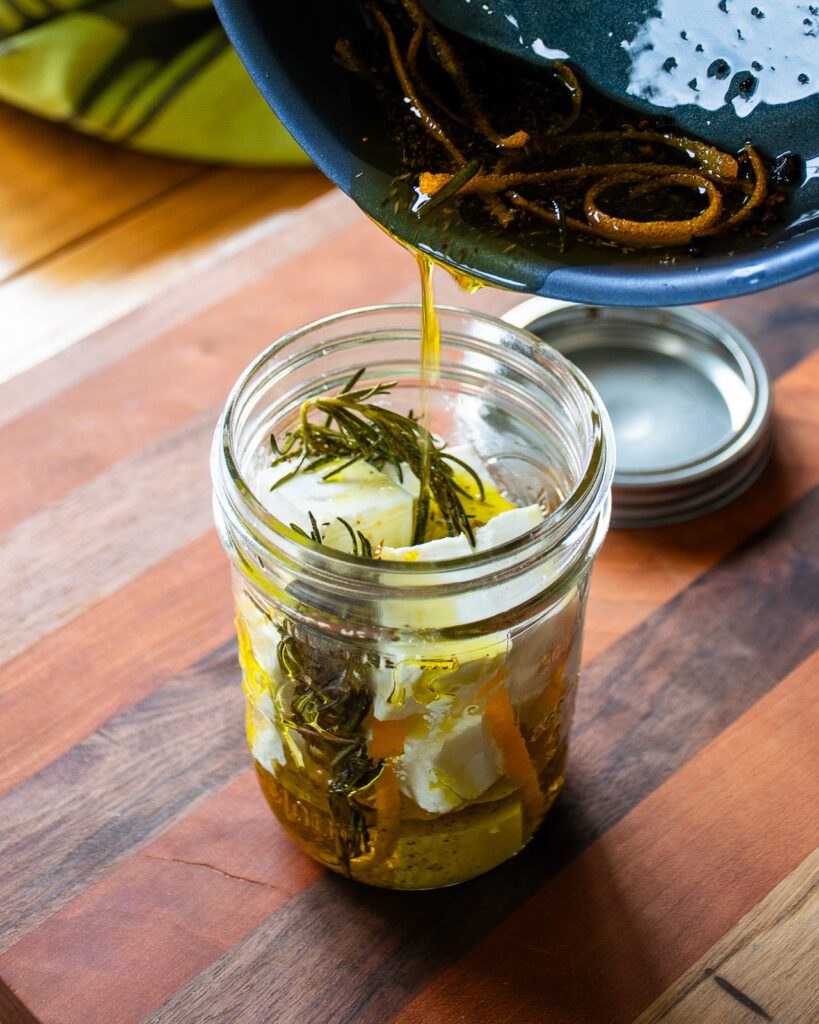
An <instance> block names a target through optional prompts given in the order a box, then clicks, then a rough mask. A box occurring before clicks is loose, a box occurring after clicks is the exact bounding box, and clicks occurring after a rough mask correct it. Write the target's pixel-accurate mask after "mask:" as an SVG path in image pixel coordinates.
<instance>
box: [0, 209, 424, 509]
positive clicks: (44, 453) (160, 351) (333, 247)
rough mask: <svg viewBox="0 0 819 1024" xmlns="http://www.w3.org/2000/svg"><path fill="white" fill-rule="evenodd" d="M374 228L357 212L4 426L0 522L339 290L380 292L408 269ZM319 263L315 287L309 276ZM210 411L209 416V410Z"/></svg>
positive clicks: (355, 295) (199, 405) (136, 440)
mask: <svg viewBox="0 0 819 1024" xmlns="http://www.w3.org/2000/svg"><path fill="white" fill-rule="evenodd" d="M380 235H381V232H379V231H377V230H376V229H375V228H374V227H373V226H372V225H371V224H369V223H367V222H366V221H362V220H360V219H357V221H356V223H355V224H354V225H353V226H352V227H350V228H347V229H346V230H342V231H340V232H338V233H337V234H336V235H335V236H334V237H333V238H332V240H331V241H329V242H328V244H327V245H326V246H325V248H324V250H323V251H321V252H319V253H317V254H313V253H308V254H305V255H302V256H301V257H299V258H296V259H294V260H292V261H290V262H289V263H288V264H287V266H286V267H284V268H282V270H281V272H280V273H278V274H276V275H274V276H273V277H269V276H268V277H265V278H263V279H262V280H261V281H258V282H257V283H256V284H255V285H250V286H248V287H246V288H244V289H243V290H242V291H241V292H240V293H239V294H238V295H236V296H233V297H232V298H230V299H228V300H226V301H224V302H222V303H220V304H219V305H218V306H216V307H212V308H210V309H208V310H207V311H206V312H204V313H201V314H199V315H197V316H195V317H192V318H190V319H189V320H187V321H186V322H185V323H184V324H182V325H180V326H179V327H177V328H175V329H173V330H171V331H170V332H167V333H165V332H162V333H161V334H159V336H158V337H155V338H154V339H153V340H152V341H151V342H149V343H147V344H145V345H143V346H142V347H140V348H139V349H138V350H137V351H135V352H133V353H131V354H130V355H129V356H127V357H125V358H123V359H121V360H119V361H118V362H117V363H116V364H115V365H113V366H111V367H109V368H108V369H106V370H103V371H102V372H100V373H98V374H96V375H95V376H93V377H91V378H88V379H86V380H84V381H82V382H81V383H79V384H78V385H77V386H76V387H74V388H72V389H71V390H70V391H66V392H64V393H62V394H60V395H58V396H57V397H55V399H54V400H52V401H51V402H50V403H49V404H48V405H47V406H45V407H44V408H43V407H38V408H36V409H33V410H32V411H31V412H30V413H29V414H28V415H26V416H24V417H22V418H21V419H18V420H17V421H15V422H13V423H11V424H9V425H7V426H6V428H5V429H4V430H2V431H0V476H2V477H3V478H7V479H8V480H9V485H8V488H7V495H6V501H4V503H3V504H4V508H3V511H2V512H0V516H1V517H2V518H1V519H0V525H3V526H7V525H10V524H11V523H13V522H15V521H16V520H17V519H19V517H21V516H24V515H28V516H31V514H32V513H33V512H35V511H36V510H38V509H40V508H43V507H44V506H45V505H46V504H47V503H48V502H50V501H54V500H56V499H58V498H60V497H62V496H63V495H65V494H67V493H68V492H69V491H70V490H71V489H72V488H77V487H79V486H80V485H82V484H83V483H85V482H87V481H88V480H89V479H90V478H91V477H92V476H94V475H95V474H98V473H100V472H101V471H102V470H104V469H106V468H107V467H109V466H111V465H112V464H113V463H114V462H115V461H116V460H118V459H122V458H125V457H126V456H128V455H130V454H132V453H135V452H137V451H138V450H139V449H140V448H144V447H146V446H147V445H150V444H151V443H153V442H155V441H156V440H157V438H159V437H161V436H162V435H163V434H165V433H167V432H168V431H170V430H173V429H175V428H179V427H183V426H184V425H185V424H186V422H187V421H188V420H189V419H190V418H192V417H195V416H196V415H197V414H200V413H202V412H203V410H207V409H210V407H211V406H214V407H215V406H216V405H221V404H222V402H223V401H224V398H225V395H226V392H227V390H229V387H230V385H231V384H232V382H233V380H234V379H235V378H236V377H237V376H238V375H239V373H240V372H241V371H242V370H243V369H244V367H245V366H246V365H247V363H248V362H249V361H250V360H251V359H252V358H254V356H255V355H257V354H258V352H259V351H260V350H261V349H263V348H264V347H265V346H266V345H267V344H270V343H271V342H272V341H274V340H275V339H276V338H277V337H279V336H281V335H282V334H285V333H286V332H287V331H289V330H292V329H294V328H295V327H298V326H299V325H301V324H303V323H307V322H309V321H310V320H312V319H315V318H316V317H319V316H323V315H324V314H326V313H328V312H330V311H332V310H333V309H334V308H335V307H336V306H337V305H338V306H340V305H343V304H344V302H345V301H347V302H352V303H353V304H357V303H361V304H364V303H366V302H368V301H370V300H377V299H383V298H385V297H386V296H389V295H390V293H391V291H392V290H393V289H394V288H395V285H396V283H401V282H402V281H403V282H408V281H410V280H412V279H413V276H414V275H415V273H416V271H415V267H414V264H413V261H412V260H411V259H410V258H409V257H408V255H407V254H406V253H404V252H403V251H402V250H400V249H399V247H398V246H396V245H392V246H390V247H389V250H388V252H387V254H385V257H386V258H381V247H382V245H383V243H382V241H381V238H380ZM350 249H353V250H357V251H359V252H360V253H361V254H362V256H363V257H365V258H366V257H369V259H370V261H371V262H373V263H374V262H375V261H376V259H377V262H378V267H377V269H376V268H374V267H373V266H371V265H369V263H362V264H359V263H356V262H354V261H353V262H352V265H351V266H350V268H349V270H348V271H347V272H346V273H344V274H339V273H338V272H337V271H334V270H333V268H334V267H335V266H336V265H337V263H338V259H339V255H340V254H341V253H343V252H347V251H349V250H350ZM331 274H332V280H328V281H327V284H326V286H325V287H324V288H322V290H321V291H320V292H318V291H317V290H316V289H315V281H316V280H322V279H323V278H327V277H329V275H331ZM212 419H213V422H214V423H215V419H216V416H215V415H213V417H212ZM57 425H58V426H57ZM31 451H37V452H38V453H40V456H39V457H38V459H37V460H32V461H30V462H29V463H26V464H25V466H23V467H21V464H20V453H21V452H31Z"/></svg>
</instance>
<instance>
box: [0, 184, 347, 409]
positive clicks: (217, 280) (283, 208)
mask: <svg viewBox="0 0 819 1024" xmlns="http://www.w3.org/2000/svg"><path fill="white" fill-rule="evenodd" d="M222 185H223V190H224V188H225V187H228V183H227V181H223V182H222ZM324 187H325V181H324V179H323V178H322V177H321V176H319V175H317V174H313V173H305V175H303V176H302V175H299V176H298V177H297V178H296V180H295V181H293V180H291V178H289V177H286V178H284V179H283V183H282V187H281V188H280V189H277V190H275V191H274V192H273V195H272V196H271V201H272V199H273V197H275V201H276V204H277V205H276V208H275V209H274V210H272V211H271V212H270V213H268V214H267V215H266V216H264V217H262V218H261V220H260V221H253V222H252V223H250V224H249V225H248V226H247V227H246V228H245V229H244V230H241V231H237V232H235V233H232V234H227V233H226V234H225V237H224V238H223V237H222V236H221V234H220V233H219V232H216V234H217V237H216V238H215V239H214V240H213V243H212V248H207V250H206V252H204V253H203V252H201V251H197V249H196V246H195V244H193V243H189V247H190V248H192V249H193V251H192V252H190V254H189V265H188V266H187V267H183V268H182V269H184V270H185V271H186V272H185V273H182V272H181V271H180V272H178V273H174V274H173V275H167V274H157V275H156V276H154V275H153V274H151V275H150V281H149V282H144V283H145V284H146V287H148V285H150V288H149V299H150V300H149V301H148V296H146V295H143V296H142V298H143V302H142V304H141V305H140V306H139V307H138V308H136V309H134V310H133V311H132V312H129V313H125V314H123V313H122V311H121V310H120V311H119V312H118V313H117V314H116V317H117V318H114V319H113V322H112V323H111V324H110V325H109V326H107V327H105V328H103V329H101V330H98V331H96V332H91V333H88V332H84V334H83V336H82V338H81V339H80V340H78V341H77V342H76V343H75V344H73V345H71V346H70V347H69V348H67V349H65V350H63V351H61V352H59V353H57V354H56V355H54V356H52V357H51V358H50V359H48V360H47V361H46V362H44V363H41V364H39V365H37V366H35V367H32V369H30V370H28V371H27V372H25V373H23V374H19V375H18V376H17V377H14V378H13V379H11V380H9V381H6V382H5V383H4V384H0V425H2V424H5V423H8V422H10V421H12V420H13V419H16V418H18V417H20V416H22V415H24V414H25V413H26V412H27V411H29V410H31V409H34V408H36V407H37V406H40V405H42V404H43V403H44V402H46V401H47V400H49V399H51V398H53V397H54V396H55V395H57V394H60V393H61V392H64V391H66V390H68V389H69V388H72V387H74V386H76V384H77V383H79V381H81V380H85V379H86V378H88V377H90V376H93V375H94V374H95V373H98V372H99V371H100V370H101V369H104V368H105V367H107V366H110V365H112V364H113V363H115V362H118V361H119V360H120V359H122V358H123V357H124V356H126V355H128V354H129V353H130V352H132V351H133V350H134V349H136V348H139V347H140V346H141V345H143V344H145V343H146V342H147V341H149V340H152V339H154V338H155V337H156V336H157V334H164V333H165V332H167V331H169V330H170V329H171V328H173V327H175V326H177V325H178V324H179V323H181V322H183V321H184V320H186V319H189V318H190V317H192V316H194V315H196V314H198V313H200V312H201V311H202V310H203V309H206V308H209V307H211V306H213V305H214V304H216V303H218V302H221V301H223V300H224V299H226V298H228V297H229V296H230V295H232V294H234V293H235V292H236V291H238V290H239V289H240V288H242V287H245V286H247V285H248V284H250V283H252V282H254V281H256V280H258V279H259V278H260V277H262V276H264V275H265V274H267V273H270V272H271V271H273V270H275V269H277V268H278V267H281V266H283V265H285V264H286V263H288V262H289V261H290V260H293V259H295V258H297V257H298V256H300V255H301V254H302V253H304V252H306V251H307V250H308V249H310V248H311V247H313V246H315V245H318V244H319V243H320V242H322V241H323V240H325V239H326V238H327V237H329V236H331V235H333V234H335V233H337V232H338V231H341V230H342V229H344V228H347V227H350V226H351V225H352V224H353V223H354V222H355V221H356V220H358V219H359V218H360V213H359V211H358V209H357V208H356V207H355V206H354V205H353V204H352V203H351V202H350V201H349V200H347V199H346V197H344V196H342V195H341V193H338V192H329V193H327V194H324V195H320V196H319V198H315V199H313V200H312V201H310V202H305V203H304V205H303V206H297V205H296V204H298V203H299V202H301V201H303V200H305V199H306V198H307V197H309V196H311V195H314V194H318V193H320V192H321V190H322V189H323V188H324ZM202 198H203V197H201V196H200V197H199V199H200V200H201V199H202ZM163 219H164V218H163ZM144 259H145V261H146V265H150V262H151V261H150V259H149V258H148V255H145V257H144ZM177 259H179V257H177ZM194 271H195V273H196V282H197V287H195V288H192V287H191V285H190V275H191V274H192V273H193V272H194ZM169 276H170V277H172V281H169V280H168V278H169Z"/></svg>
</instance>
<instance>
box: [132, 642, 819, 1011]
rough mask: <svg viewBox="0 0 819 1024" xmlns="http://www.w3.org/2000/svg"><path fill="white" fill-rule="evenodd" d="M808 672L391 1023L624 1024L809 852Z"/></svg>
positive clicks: (811, 673) (815, 761)
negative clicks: (773, 837) (602, 1023)
mask: <svg viewBox="0 0 819 1024" xmlns="http://www.w3.org/2000/svg"><path fill="white" fill-rule="evenodd" d="M817 672H819V656H816V655H814V656H813V657H812V658H811V659H810V660H809V661H807V662H806V663H805V664H804V665H802V666H801V667H800V668H799V669H797V670H796V671H795V672H794V673H793V674H792V675H791V676H790V677H789V678H788V679H787V680H785V681H784V682H782V683H780V685H779V686H777V687H776V689H775V690H773V692H772V693H770V694H769V695H768V696H766V697H765V698H763V699H762V700H761V701H760V702H759V703H758V704H757V705H755V706H754V707H753V708H752V709H751V710H750V711H749V712H748V713H747V714H746V715H745V716H744V717H743V718H741V719H740V720H739V721H737V722H735V723H734V724H733V725H732V726H730V727H729V728H728V729H726V730H725V732H724V733H722V734H721V735H720V736H719V737H718V738H717V739H715V740H714V741H713V743H711V744H710V746H708V747H707V748H706V749H705V750H703V751H702V753H701V754H700V755H698V756H697V757H696V758H695V759H694V760H693V761H691V762H690V763H689V764H688V765H686V766H685V768H683V769H681V770H680V771H679V772H677V774H676V775H674V776H673V777H672V778H671V779H670V780H669V781H668V782H667V783H666V784H665V785H664V786H663V787H661V789H659V790H658V791H657V792H656V793H654V794H652V795H651V796H650V797H649V798H648V799H646V800H645V801H644V802H643V803H642V804H640V805H639V806H638V807H637V808H636V809H635V810H634V811H632V812H631V814H629V815H628V816H627V817H626V818H624V819H623V821H621V822H620V823H619V824H618V825H617V826H615V827H614V828H613V829H612V830H611V831H610V832H608V833H607V834H606V835H605V836H604V837H603V838H602V839H601V840H599V841H598V842H597V843H595V844H594V846H592V847H591V848H590V849H589V850H588V851H587V852H586V853H585V854H584V855H583V856H582V857H580V858H579V859H578V860H577V861H576V862H575V863H574V864H572V865H571V866H570V867H569V868H567V870H566V871H565V872H563V873H562V874H561V875H560V876H559V877H558V878H556V879H555V880H554V882H552V883H551V884H550V885H549V886H547V887H546V889H545V890H544V891H543V892H542V893H540V894H539V895H538V896H537V897H535V898H534V899H533V900H531V901H529V902H528V903H527V904H526V905H525V906H524V907H523V908H521V910H520V911H518V912H517V913H516V914H514V915H512V916H511V917H510V918H508V919H507V920H506V921H505V922H504V923H503V925H502V926H501V927H500V928H498V929H497V930H496V931H495V932H494V933H493V934H492V935H491V936H490V937H489V938H488V939H487V940H485V941H484V942H482V943H481V944H480V945H479V946H478V947H477V948H476V949H475V950H473V951H472V952H471V953H470V954H469V956H468V957H466V958H465V959H464V960H462V961H461V962H460V963H459V964H458V965H457V966H456V967H454V968H453V969H452V970H449V971H447V972H445V973H444V975H443V976H442V977H441V978H440V979H438V980H437V981H436V982H434V983H433V984H432V985H431V986H430V987H429V988H428V989H427V990H426V991H425V992H423V993H422V994H421V995H420V996H419V997H418V998H417V999H416V1000H415V1001H414V1002H413V1003H412V1004H411V1005H410V1006H409V1007H408V1008H407V1009H406V1011H405V1012H403V1013H401V1014H399V1015H398V1016H397V1017H396V1018H395V1022H396V1024H415V1022H419V1024H420V1022H427V1021H430V1020H434V1021H436V1024H450V1022H454V1021H463V1020H473V1019H475V1020H477V1019H481V1020H486V1021H491V1022H492V1024H513V1022H514V1024H527V1022H530V1021H531V1022H533V1024H535V1022H537V1024H542V1022H543V1021H545V1020H548V1021H549V1022H550V1024H563V1022H565V1024H569V1022H570V1024H584V1022H588V1024H600V1021H603V1020H605V1021H606V1024H618V1022H620V1021H624V1022H625V1021H630V1020H631V1019H632V1018H633V1017H634V1015H635V1014H636V1013H637V1012H639V1010H640V1009H641V1007H643V1006H645V1005H646V1004H647V1003H649V1002H650V1001H651V1000H652V999H654V998H655V996H656V995H657V994H658V992H661V991H662V990H663V988H665V987H666V986H667V985H668V984H669V983H670V982H671V981H672V980H673V978H674V977H675V976H676V975H677V974H678V973H679V971H680V970H681V969H682V968H685V967H686V966H687V965H688V964H690V963H691V962H692V960H694V959H696V958H697V957H699V956H700V955H702V953H703V952H704V950H706V949H707V948H708V947H709V946H710V945H711V944H712V943H713V942H714V941H715V940H716V939H717V938H718V937H719V936H720V935H721V934H723V933H724V932H725V930H726V929H727V928H729V927H730V926H731V925H733V924H734V922H736V921H737V920H738V919H739V918H740V917H741V916H742V915H743V914H745V913H747V912H748V911H749V910H750V909H751V908H752V907H754V906H755V904H756V903H757V902H759V900H761V899H762V898H763V897H764V896H765V895H766V894H767V893H768V892H769V891H770V889H771V888H772V887H773V886H774V885H776V884H777V883H778V882H780V881H781V879H782V878H784V877H785V876H786V875H787V874H788V873H789V872H790V871H792V870H793V869H794V867H795V866H796V865H797V864H799V862H800V861H801V860H802V859H803V858H804V857H805V856H806V855H807V854H808V853H809V852H810V851H811V849H812V848H813V844H814V842H815V838H816V836H815V822H814V821H813V820H812V818H811V816H810V815H806V814H805V813H804V808H805V806H811V805H813V806H816V805H817V802H819V748H817V746H816V744H815V743H813V742H811V739H810V735H809V731H808V729H806V722H807V721H813V722H814V723H815V727H819V714H818V711H819V709H817V705H816V702H815V700H813V699H812V694H813V693H814V690H815V684H816V678H817ZM770 830H775V832H776V842H773V843H772V842H770V839H769V834H770ZM626 908H627V909H626ZM550 922H559V927H555V928H553V927H550ZM189 1005H190V1004H189ZM217 1005H218V1004H217ZM194 1006H195V1004H194ZM194 1006H190V1010H193V1009H194ZM174 1011H175V1013H176V1016H173V1015H172V1014H170V1013H167V1014H166V1015H164V1016H163V1015H156V1016H155V1017H154V1018H152V1019H155V1020H168V1021H170V1020H173V1021H174V1022H175V1024H176V1022H179V1024H182V1022H184V1021H186V1020H194V1019H195V1016H193V1015H190V1014H189V1009H188V1007H184V1008H183V1006H182V1004H181V1001H180V1000H177V1001H176V1005H175V1007H174ZM242 1019H243V1018H242V1017H241V1016H240V1017H239V1018H237V1019H236V1021H235V1024H241V1021H242ZM293 1019H295V1018H293ZM688 1019H689V1020H697V1018H688Z"/></svg>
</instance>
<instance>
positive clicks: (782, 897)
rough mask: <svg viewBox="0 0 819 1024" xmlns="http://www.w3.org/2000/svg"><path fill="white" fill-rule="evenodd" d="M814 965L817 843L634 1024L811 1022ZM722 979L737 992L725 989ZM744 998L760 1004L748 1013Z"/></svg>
mask: <svg viewBox="0 0 819 1024" xmlns="http://www.w3.org/2000/svg"><path fill="white" fill-rule="evenodd" d="M817 967H819V849H817V850H814V852H813V853H811V854H810V855H809V856H808V857H806V858H805V860H804V861H803V862H802V863H801V864H800V865H799V867H797V868H795V869H794V870H793V871H792V872H791V873H790V874H789V875H788V877H787V878H785V879H783V880H782V881H781V882H780V883H779V885H778V886H776V888H775V889H773V890H772V891H771V892H770V893H769V894H768V895H767V896H766V897H765V899H763V900H761V901H760V902H759V903H758V904H757V905H756V906H755V907H754V908H753V910H751V911H749V913H747V914H746V915H745V917H743V918H742V920H741V921H740V922H739V924H737V925H736V926H735V927H734V928H732V929H731V930H730V931H729V932H727V933H726V934H725V935H723V937H722V938H721V939H720V940H719V941H718V942H716V943H714V945H713V946H712V947H711V948H710V949H709V950H708V952H707V953H705V954H703V956H701V957H700V959H699V960H697V962H696V963H694V964H692V965H691V967H689V968H688V970H687V971H686V972H685V973H684V974H682V975H681V976H680V977H679V978H678V979H677V980H676V981H675V982H674V984H673V985H671V986H670V987H669V988H668V989H666V991H665V992H664V993H663V994H662V995H661V996H660V998H659V999H658V1000H657V1001H656V1002H655V1003H653V1004H652V1005H651V1006H650V1007H649V1008H648V1009H647V1010H646V1011H645V1013H641V1014H640V1016H639V1018H637V1020H636V1021H635V1022H634V1024H689V1022H691V1021H696V1022H697V1024H750V1022H751V1021H753V1020H754V1018H756V1019H757V1020H759V1021H764V1020H771V1021H778V1022H780V1024H799V1022H801V1021H806V1022H807V1021H816V1020H819V985H817V983H816V971H817ZM726 982H727V983H728V984H729V985H730V986H731V987H732V989H734V990H736V991H733V992H732V991H731V989H727V988H726ZM742 996H745V997H747V999H749V1000H751V1001H752V1003H754V1004H756V1007H757V1008H758V1009H756V1010H752V1012H749V1006H748V1002H747V999H746V1002H744V1003H743V1001H742ZM760 1010H761V1011H763V1014H764V1015H763V1014H760V1012H759V1011H760Z"/></svg>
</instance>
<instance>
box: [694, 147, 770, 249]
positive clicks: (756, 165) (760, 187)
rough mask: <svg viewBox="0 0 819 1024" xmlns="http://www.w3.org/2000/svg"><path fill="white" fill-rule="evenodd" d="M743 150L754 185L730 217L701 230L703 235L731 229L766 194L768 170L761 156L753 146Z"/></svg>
mask: <svg viewBox="0 0 819 1024" xmlns="http://www.w3.org/2000/svg"><path fill="white" fill-rule="evenodd" d="M745 152H746V154H747V156H748V159H749V160H750V161H751V167H753V169H754V187H753V189H752V190H751V194H750V195H749V196H748V198H747V199H746V200H745V202H744V203H743V204H742V206H741V207H740V208H739V209H738V210H737V211H736V213H733V214H731V216H730V217H726V218H725V220H724V221H722V222H721V223H719V224H716V225H715V226H714V227H712V228H709V229H708V230H707V231H704V232H702V234H703V235H705V236H707V235H721V234H722V233H723V232H724V231H731V230H732V229H733V228H735V227H736V226H737V224H741V223H742V222H743V221H744V220H746V219H747V218H748V217H749V216H750V215H751V214H752V213H753V211H754V210H755V209H756V208H757V207H758V206H759V205H760V203H761V202H762V201H763V199H764V198H765V196H767V194H768V172H767V170H766V168H765V164H764V163H763V161H762V158H761V157H760V155H759V153H757V151H756V150H755V149H754V147H753V146H746V147H745Z"/></svg>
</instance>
